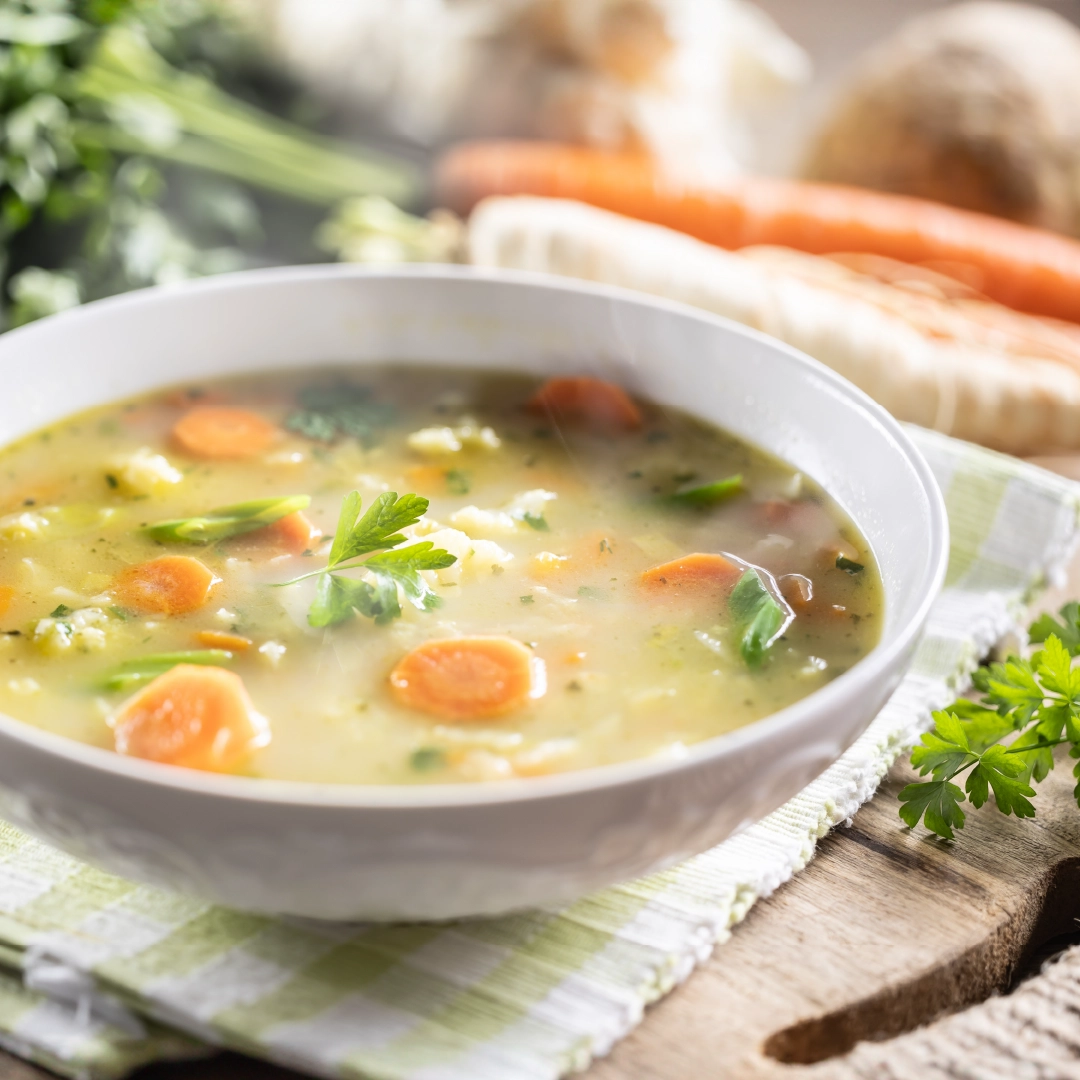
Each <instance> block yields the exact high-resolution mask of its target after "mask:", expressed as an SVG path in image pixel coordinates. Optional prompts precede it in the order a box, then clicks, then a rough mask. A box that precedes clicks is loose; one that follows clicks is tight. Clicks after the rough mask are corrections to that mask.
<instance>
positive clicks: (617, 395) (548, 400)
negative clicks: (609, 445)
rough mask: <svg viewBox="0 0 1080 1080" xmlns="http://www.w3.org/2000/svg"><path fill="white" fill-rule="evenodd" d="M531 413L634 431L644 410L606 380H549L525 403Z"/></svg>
mask: <svg viewBox="0 0 1080 1080" xmlns="http://www.w3.org/2000/svg"><path fill="white" fill-rule="evenodd" d="M526 408H527V409H528V410H529V412H533V413H542V414H545V415H547V416H550V417H551V419H552V420H553V421H555V422H557V423H558V422H567V423H578V424H584V425H586V426H587V427H591V428H595V429H597V430H599V431H607V432H612V431H634V430H636V429H637V428H639V427H641V410H640V409H639V408H638V407H637V406H636V405H635V404H634V402H633V401H632V400H631V399H630V395H629V394H627V392H626V391H625V390H624V389H623V388H622V387H621V386H616V385H615V384H614V383H609V382H604V380H603V379H591V378H588V377H586V376H580V377H578V378H559V379H548V381H547V382H546V383H544V385H543V386H541V387H540V389H539V390H537V392H536V393H535V394H534V395H533V396H532V397H531V398H530V399H529V401H528V403H527V404H526Z"/></svg>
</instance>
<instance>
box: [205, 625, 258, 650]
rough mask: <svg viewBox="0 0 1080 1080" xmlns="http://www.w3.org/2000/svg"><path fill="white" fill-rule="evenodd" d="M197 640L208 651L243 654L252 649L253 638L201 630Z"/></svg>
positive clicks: (219, 631) (220, 631)
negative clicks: (217, 650)
mask: <svg viewBox="0 0 1080 1080" xmlns="http://www.w3.org/2000/svg"><path fill="white" fill-rule="evenodd" d="M195 640H196V641H197V642H198V643H199V644H200V645H203V646H205V647H206V648H207V649H224V650H225V651H226V652H243V651H244V650H245V649H250V648H251V638H246V637H243V636H241V635H240V634H228V633H226V632H225V631H224V630H200V631H199V632H198V633H197V634H196V635H195Z"/></svg>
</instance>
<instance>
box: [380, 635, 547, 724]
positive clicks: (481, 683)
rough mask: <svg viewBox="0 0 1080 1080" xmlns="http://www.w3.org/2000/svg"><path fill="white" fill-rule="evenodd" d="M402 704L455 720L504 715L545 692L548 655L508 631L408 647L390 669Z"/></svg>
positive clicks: (392, 683)
mask: <svg viewBox="0 0 1080 1080" xmlns="http://www.w3.org/2000/svg"><path fill="white" fill-rule="evenodd" d="M390 685H391V686H392V687H393V690H394V694H395V696H396V697H397V699H398V701H400V702H401V704H402V705H406V706H408V707H409V708H410V709H419V710H421V711H422V712H427V713H434V714H435V715H436V716H443V717H446V718H447V719H450V720H483V719H486V718H488V717H491V716H500V715H502V714H503V713H508V712H510V711H511V710H513V709H516V708H519V707H520V706H522V705H524V704H525V703H526V702H527V701H529V699H530V698H538V697H541V696H542V695H543V693H544V691H545V690H546V689H547V679H546V674H545V670H544V664H543V661H542V660H540V659H539V658H538V657H535V656H533V654H532V653H531V652H530V651H529V649H527V648H526V647H525V646H524V645H522V644H521V642H520V641H515V640H514V639H513V638H508V637H462V638H446V639H442V640H438V641H427V642H425V643H424V644H423V645H421V646H419V647H418V648H415V649H413V651H412V652H410V653H407V654H406V655H405V656H403V657H402V658H401V660H400V661H399V662H398V665H397V667H395V668H394V670H393V671H392V672H391V673H390Z"/></svg>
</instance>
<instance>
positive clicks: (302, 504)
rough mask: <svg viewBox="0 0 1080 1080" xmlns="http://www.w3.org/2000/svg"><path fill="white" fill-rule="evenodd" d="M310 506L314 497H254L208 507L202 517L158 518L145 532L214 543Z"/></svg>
mask: <svg viewBox="0 0 1080 1080" xmlns="http://www.w3.org/2000/svg"><path fill="white" fill-rule="evenodd" d="M310 505H311V498H310V497H309V496H307V495H285V496H275V497H273V498H269V499H252V500H251V501H250V502H243V503H236V504H235V505H234V506H221V507H218V509H216V510H208V511H207V512H206V513H205V514H203V515H201V516H199V517H189V518H177V519H175V520H173V521H159V522H157V523H156V524H154V525H148V526H146V527H145V528H144V529H143V530H142V531H143V532H145V533H146V534H147V535H149V536H150V537H151V538H153V539H154V540H157V541H158V542H159V543H170V542H171V543H180V544H215V543H217V542H218V541H219V540H227V539H228V538H229V537H231V536H242V535H243V534H244V533H249V532H255V531H256V530H257V529H262V528H265V527H266V526H267V525H272V524H273V523H274V522H275V521H278V520H280V519H281V518H283V517H287V516H288V515H289V514H295V513H296V512H297V511H298V510H305V509H307V507H308V506H310Z"/></svg>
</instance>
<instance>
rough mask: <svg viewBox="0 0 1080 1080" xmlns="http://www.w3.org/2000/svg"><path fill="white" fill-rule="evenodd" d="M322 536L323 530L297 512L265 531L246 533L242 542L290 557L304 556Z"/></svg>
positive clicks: (286, 516)
mask: <svg viewBox="0 0 1080 1080" xmlns="http://www.w3.org/2000/svg"><path fill="white" fill-rule="evenodd" d="M320 536H322V530H321V529H320V528H318V527H317V526H315V525H313V524H312V523H311V521H310V520H309V519H308V517H307V515H306V514H304V513H303V512H302V511H300V510H297V511H296V512H295V513H293V514H286V515H285V517H283V518H278V519H277V521H274V522H271V524H269V525H267V526H266V527H265V528H263V529H256V530H255V531H254V532H250V533H245V534H244V535H243V536H242V537H241V542H242V543H244V544H252V545H255V546H257V547H267V548H272V549H273V550H275V551H282V552H288V554H290V555H303V553H304V552H305V551H310V550H311V549H312V547H313V546H314V545H315V541H316V540H318V539H319V537H320Z"/></svg>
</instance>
